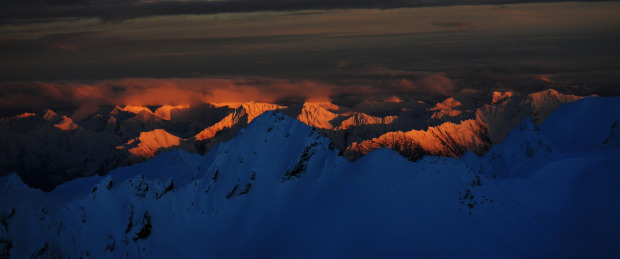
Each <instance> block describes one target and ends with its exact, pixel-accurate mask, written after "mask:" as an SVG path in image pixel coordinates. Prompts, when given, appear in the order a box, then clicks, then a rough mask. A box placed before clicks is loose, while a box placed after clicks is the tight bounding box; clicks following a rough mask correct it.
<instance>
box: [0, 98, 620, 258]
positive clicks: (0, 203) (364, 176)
mask: <svg viewBox="0 0 620 259" xmlns="http://www.w3.org/2000/svg"><path fill="white" fill-rule="evenodd" d="M618 111H620V98H586V99H584V100H580V101H577V102H574V103H570V104H566V105H564V106H562V107H560V108H559V109H557V111H556V112H554V113H553V114H552V115H550V116H549V117H548V119H546V120H545V121H544V122H543V123H542V124H538V125H537V124H536V123H535V122H534V121H533V120H531V119H526V120H524V121H522V122H521V123H520V124H519V126H518V127H517V128H515V129H514V130H512V131H511V132H509V133H508V134H507V137H506V138H505V140H504V141H503V142H502V143H500V144H498V145H495V146H493V147H492V148H491V149H490V151H489V152H487V153H486V154H485V155H483V156H480V157H479V156H477V155H475V154H473V153H472V152H467V153H466V154H465V155H464V156H463V157H462V158H460V159H456V158H446V157H433V156H426V157H424V158H422V159H419V160H418V161H416V162H411V161H408V160H407V159H405V158H403V157H402V156H400V155H398V154H397V153H396V152H394V151H392V150H389V149H385V148H380V149H377V150H375V151H373V152H371V153H369V154H368V155H366V156H364V157H362V158H360V159H358V160H355V161H349V160H347V159H345V158H343V157H342V156H339V155H338V153H339V151H338V150H337V149H335V148H334V146H333V145H332V143H331V141H330V139H327V138H325V137H323V136H322V135H321V134H320V133H319V130H317V129H315V128H311V127H308V126H307V125H305V124H303V123H301V122H299V121H298V120H295V119H294V118H292V117H289V116H287V115H285V114H283V113H282V112H278V111H268V112H266V113H263V114H262V115H260V116H258V117H256V118H254V119H253V120H252V122H250V123H249V125H248V126H247V127H244V128H243V129H242V130H240V131H239V133H238V134H237V135H236V136H235V137H233V138H232V139H230V140H229V141H226V142H222V143H221V144H220V145H217V146H216V147H214V148H213V149H211V150H210V151H209V152H208V153H207V154H206V155H204V156H202V155H199V154H192V153H189V152H186V151H183V150H174V151H170V152H165V153H163V154H160V155H158V156H157V157H155V158H154V159H151V160H149V161H146V162H144V163H139V164H135V165H132V166H128V167H121V168H117V169H115V170H113V171H112V172H110V173H109V174H108V175H106V176H92V177H88V178H81V179H76V180H73V181H70V182H67V183H64V184H61V185H59V186H58V187H57V188H56V189H55V190H53V191H52V192H48V193H45V192H42V191H40V190H37V189H33V188H30V187H28V186H27V185H26V184H24V183H23V182H22V181H21V180H20V178H19V176H17V175H16V174H9V175H7V176H4V177H0V221H1V222H2V224H0V256H1V257H12V258H28V257H42V258H69V257H71V258H79V257H89V256H90V257H96V258H104V257H109V258H119V257H131V258H139V257H145V258H152V257H193V258H210V257H214V258H222V257H233V258H244V257H261V258H262V257H270V258H271V257H274V258H298V257H307V256H308V251H311V252H312V255H311V256H312V257H382V256H385V255H386V254H387V255H388V256H389V257H410V256H411V255H412V254H415V255H419V256H422V257H433V258H436V257H439V258H453V257H476V258H477V257H493V258H512V257H519V258H522V257H524V258H532V257H533V258H537V257H553V258H556V257H560V258H563V257H578V258H581V257H597V258H598V257H602V258H607V257H614V256H615V255H617V254H619V253H620V247H618V246H617V240H618V239H617V238H618V236H619V235H620V226H619V225H618V223H617V219H618V217H620V189H618V188H617V187H618V186H617V183H618V182H620V174H619V173H618V161H620V128H619V126H617V125H618V121H620V113H619V112H618ZM474 122H475V121H474ZM474 122H464V123H462V124H470V123H474ZM473 127H474V126H473V125H469V126H467V127H465V129H471V128H473ZM51 128H52V129H53V128H54V127H51ZM465 129H458V126H457V125H456V124H447V125H444V124H442V125H441V126H439V127H437V128H433V129H429V130H427V131H425V132H418V133H415V134H420V138H422V137H423V136H427V135H428V136H427V137H428V138H435V137H437V136H435V135H441V134H442V132H444V133H443V134H446V135H441V138H443V137H444V136H448V135H449V134H447V133H445V132H448V133H450V132H452V133H459V134H463V135H465V136H467V135H468V133H467V132H466V130H465ZM459 130H460V131H459ZM463 130H465V132H463ZM160 133H162V134H164V135H166V134H165V133H164V132H160ZM154 135H155V134H154ZM453 138H454V137H453ZM463 138H467V137H463ZM446 139H447V138H444V141H446ZM454 141H455V142H459V143H460V142H461V141H465V140H461V139H458V140H456V139H455V140H454ZM421 145H425V144H421ZM427 148H429V149H432V150H435V149H433V148H437V149H442V148H444V147H442V146H437V147H435V146H432V145H431V146H428V147H427ZM455 230H458V231H455ZM602 230H604V231H602ZM326 244H328V245H326ZM446 247H449V248H450V249H445V248H446ZM523 247H527V249H522V248H523ZM240 248H243V249H240Z"/></svg>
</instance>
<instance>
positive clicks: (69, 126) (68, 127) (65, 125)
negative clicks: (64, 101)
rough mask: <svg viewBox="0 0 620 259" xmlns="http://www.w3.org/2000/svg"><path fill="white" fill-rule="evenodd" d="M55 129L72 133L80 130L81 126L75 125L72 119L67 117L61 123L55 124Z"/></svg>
mask: <svg viewBox="0 0 620 259" xmlns="http://www.w3.org/2000/svg"><path fill="white" fill-rule="evenodd" d="M54 127H56V128H58V129H60V130H64V131H72V130H76V129H78V128H79V127H80V126H78V125H77V124H75V123H73V120H72V119H71V118H69V117H67V116H62V120H61V121H60V122H59V123H57V124H54Z"/></svg>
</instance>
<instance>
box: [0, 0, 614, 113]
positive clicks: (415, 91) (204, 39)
mask: <svg viewBox="0 0 620 259" xmlns="http://www.w3.org/2000/svg"><path fill="white" fill-rule="evenodd" d="M461 3H462V2H459V1H399V0H393V1H370V0H367V1H349V0H342V1H322V0H320V1H312V0H310V1H283V0H258V1H250V0H230V1H178V2H176V1H168V2H163V1H120V0H108V1H103V0H91V1H82V0H30V1H12V0H9V1H6V0H4V1H2V2H0V7H1V8H0V9H2V11H0V14H1V15H0V17H2V18H1V19H0V111H3V112H4V113H7V111H14V110H24V109H31V110H36V109H41V108H42V107H66V106H80V105H85V104H96V105H126V104H131V105H164V104H188V103H195V102H234V101H239V102H241V101H264V102H278V103H287V102H299V101H332V102H335V103H337V104H340V105H355V103H356V102H360V101H362V100H366V99H371V100H376V101H385V100H410V99H415V98H419V97H420V96H423V95H424V96H437V97H438V98H442V97H445V96H452V95H455V94H459V93H471V92H479V91H489V90H516V91H527V90H530V89H538V88H541V89H542V88H545V87H550V86H552V87H564V88H566V89H567V90H570V91H573V92H577V93H582V94H598V95H619V94H620V90H619V88H620V48H618V47H617V46H619V45H620V19H618V14H619V13H620V3H619V2H615V1H604V2H545V3H527V2H520V3H517V2H515V1H493V0H486V1H468V2H467V3H468V5H458V4H461Z"/></svg>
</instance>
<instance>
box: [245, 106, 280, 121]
mask: <svg viewBox="0 0 620 259" xmlns="http://www.w3.org/2000/svg"><path fill="white" fill-rule="evenodd" d="M241 107H243V109H244V110H245V113H246V114H247V115H248V122H250V121H252V120H253V119H254V118H256V117H257V116H258V115H261V114H262V113H263V112H266V111H272V110H276V109H282V108H286V107H284V106H280V105H277V104H271V103H260V102H247V103H243V104H241Z"/></svg>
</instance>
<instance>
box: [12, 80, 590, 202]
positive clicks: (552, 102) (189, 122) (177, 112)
mask: <svg viewBox="0 0 620 259" xmlns="http://www.w3.org/2000/svg"><path fill="white" fill-rule="evenodd" d="M580 98H582V97H578V96H574V95H564V94H561V93H559V92H557V91H555V90H547V91H543V92H540V93H533V94H517V93H509V92H494V93H493V94H489V95H482V94H478V95H459V96H455V97H450V98H447V99H444V100H440V101H439V102H437V103H434V104H433V103H427V102H422V101H419V100H409V101H403V100H397V101H390V102H386V103H377V102H366V103H363V104H358V105H357V106H355V107H353V108H347V107H340V106H337V105H335V104H331V103H326V102H322V103H303V104H294V105H290V106H286V107H285V106H280V105H276V104H268V103H253V102H252V103H243V104H239V105H237V106H235V107H228V106H215V105H210V104H202V105H194V106H191V107H190V106H183V105H181V106H162V107H159V108H157V109H155V111H154V112H153V111H152V110H151V108H147V107H140V106H125V107H120V106H116V107H94V106H85V107H81V108H78V109H75V110H69V111H67V110H63V111H56V112H55V111H52V110H49V109H48V110H44V111H41V112H39V113H25V114H22V115H19V116H14V117H9V118H2V119H0V133H1V134H0V140H2V141H3V142H2V143H6V144H5V145H3V146H0V175H5V174H7V173H9V172H17V173H18V174H19V175H20V176H22V178H23V179H24V180H25V181H26V182H27V183H28V184H31V185H32V186H36V187H40V188H44V189H45V190H50V189H52V188H53V187H54V186H56V185H57V184H60V183H62V182H64V181H67V180H70V179H73V178H76V177H82V176H90V175H94V174H104V173H107V172H108V171H109V170H111V169H113V168H116V167H118V166H124V165H130V164H133V163H136V162H141V161H145V160H148V159H150V158H152V157H154V156H155V155H156V154H158V153H161V152H163V151H166V150H170V149H176V148H181V149H184V150H187V151H190V152H198V153H201V154H205V153H206V152H208V151H209V150H210V149H211V148H213V147H214V146H216V145H217V144H219V143H221V142H222V141H226V140H228V139H230V138H232V137H234V136H235V135H236V134H237V133H238V132H239V130H241V129H242V128H243V127H245V126H246V125H248V124H249V123H251V121H252V120H253V119H254V118H256V117H257V116H259V115H260V114H262V113H264V112H266V111H272V110H279V111H282V112H284V113H286V114H288V115H289V116H291V117H293V118H297V119H298V120H299V121H301V122H303V123H305V124H306V125H309V126H312V127H315V128H316V129H317V130H318V131H319V132H320V133H322V134H323V135H324V136H326V137H328V138H329V139H330V140H331V142H332V143H333V144H334V146H335V147H336V148H338V149H340V150H344V154H345V155H346V157H348V158H349V159H356V158H359V157H361V156H362V155H364V154H367V153H369V152H371V151H372V150H374V149H378V148H382V147H387V148H391V149H393V150H395V151H397V152H399V153H400V154H402V155H404V156H405V157H406V158H408V159H410V160H413V161H415V160H417V159H420V158H421V157H423V156H424V155H438V156H449V157H459V156H461V155H463V154H464V153H465V152H466V151H467V150H472V151H474V152H475V153H476V154H482V153H484V152H486V151H487V150H488V149H489V148H490V147H491V146H492V145H494V144H498V143H501V141H502V140H503V139H504V138H505V137H506V135H507V134H508V132H509V131H510V130H512V129H513V128H515V127H517V126H518V125H519V123H521V121H523V119H525V118H526V117H531V118H532V119H533V121H534V122H535V123H536V124H539V123H541V122H542V121H544V119H545V118H546V117H547V116H548V115H549V114H550V113H551V112H552V111H553V110H555V109H556V108H557V107H559V106H560V105H561V104H563V103H567V102H572V101H575V100H579V99H580ZM371 108H372V109H375V111H376V112H372V111H373V110H372V109H371ZM153 109H154V108H153ZM356 109H360V110H363V111H365V112H368V113H365V112H361V111H359V110H356Z"/></svg>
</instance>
